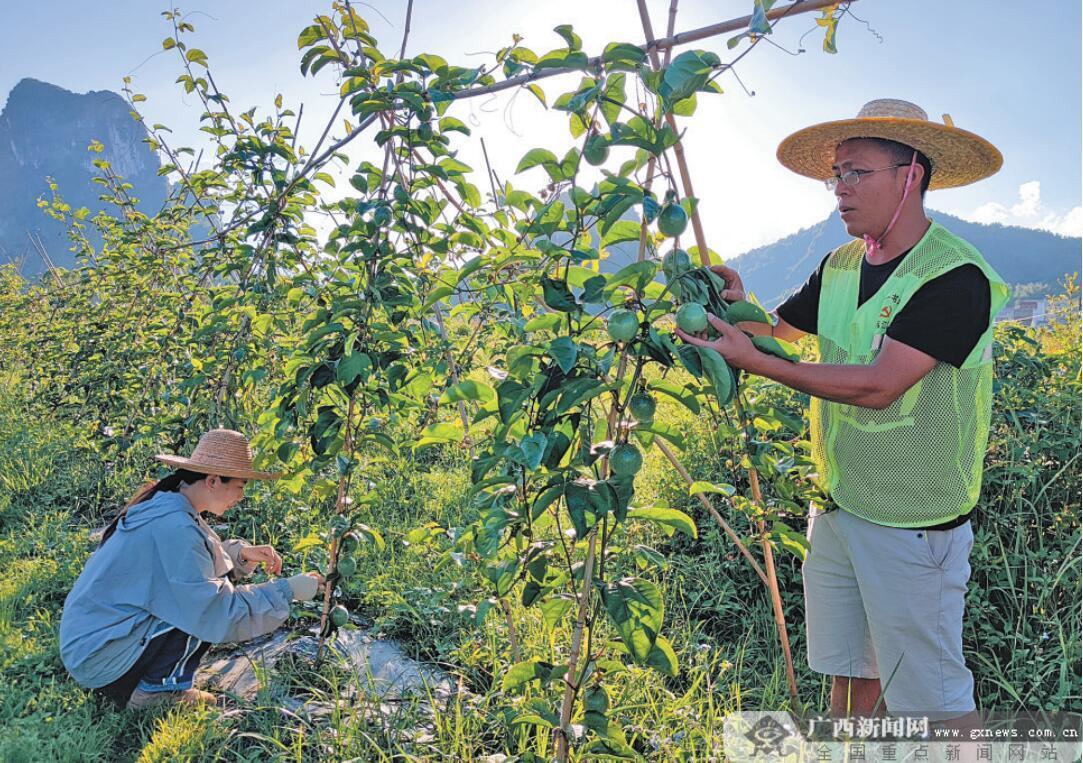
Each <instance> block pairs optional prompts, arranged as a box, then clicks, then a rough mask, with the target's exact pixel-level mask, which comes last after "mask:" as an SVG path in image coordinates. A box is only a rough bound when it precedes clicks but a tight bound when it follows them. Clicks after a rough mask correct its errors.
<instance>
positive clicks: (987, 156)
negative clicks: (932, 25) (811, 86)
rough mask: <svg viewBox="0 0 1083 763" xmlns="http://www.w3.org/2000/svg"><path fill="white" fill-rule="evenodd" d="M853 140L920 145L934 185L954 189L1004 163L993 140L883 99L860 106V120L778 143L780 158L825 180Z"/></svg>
mask: <svg viewBox="0 0 1083 763" xmlns="http://www.w3.org/2000/svg"><path fill="white" fill-rule="evenodd" d="M851 138H885V139H887V140H894V141H897V142H899V143H902V144H904V145H907V146H910V147H911V148H916V149H917V150H918V151H920V152H921V153H923V154H925V156H926V157H928V159H929V163H930V164H932V167H933V174H932V179H931V180H930V182H929V188H930V189H935V188H955V187H957V186H961V185H967V184H969V183H974V182H976V181H978V180H982V179H983V178H987V177H989V176H990V175H992V174H993V173H995V172H996V171H997V170H999V169H1000V165H1001V164H1003V163H1004V157H1003V156H1001V154H1000V152H999V151H998V150H997V149H996V147H995V146H993V144H992V143H990V142H989V141H987V140H985V138H982V137H980V136H978V135H975V134H974V133H972V132H967V131H966V130H960V129H959V128H958V127H956V126H955V124H954V123H953V122H952V121H951V117H950V116H948V115H947V114H945V115H944V124H938V123H936V122H932V121H930V120H929V115H928V114H926V113H925V111H924V110H923V109H921V108H920V107H918V106H915V105H914V104H912V103H909V102H908V101H897V100H893V99H891V98H884V99H881V100H878V101H869V102H868V103H866V104H865V105H864V106H862V107H861V111H860V112H859V113H858V115H857V118H856V119H843V120H840V121H837V122H823V123H821V124H818V125H813V126H812V127H806V128H805V129H804V130H798V131H797V132H795V133H794V134H793V135H791V136H790V137H788V138H786V139H785V140H784V141H782V143H780V144H779V147H778V160H779V161H780V162H782V164H783V166H785V167H788V168H789V169H791V170H793V171H794V172H796V173H797V174H799V175H804V176H806V177H810V178H815V179H816V180H826V179H827V178H829V177H831V176H832V175H834V174H835V173H834V171H833V170H832V169H831V165H832V164H833V163H834V161H835V149H836V148H837V147H838V145H839V144H840V143H842V142H843V141H844V140H849V139H851Z"/></svg>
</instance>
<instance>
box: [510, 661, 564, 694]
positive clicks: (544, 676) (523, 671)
mask: <svg viewBox="0 0 1083 763" xmlns="http://www.w3.org/2000/svg"><path fill="white" fill-rule="evenodd" d="M552 673H553V664H552V663H550V662H542V661H541V660H526V661H524V662H517V663H516V664H514V665H512V666H511V667H510V668H508V672H507V673H505V674H504V678H503V679H502V680H501V681H500V689H501V690H502V691H511V690H512V689H517V688H519V687H520V686H522V685H523V684H526V683H530V682H531V681H548V680H549V676H550V675H552Z"/></svg>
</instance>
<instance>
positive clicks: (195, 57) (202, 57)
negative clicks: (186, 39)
mask: <svg viewBox="0 0 1083 763" xmlns="http://www.w3.org/2000/svg"><path fill="white" fill-rule="evenodd" d="M185 58H187V59H188V63H190V64H198V65H200V66H202V67H203V68H204V69H206V68H207V54H206V53H204V52H203V51H202V50H200V49H199V48H189V49H188V53H187V55H186V56H185Z"/></svg>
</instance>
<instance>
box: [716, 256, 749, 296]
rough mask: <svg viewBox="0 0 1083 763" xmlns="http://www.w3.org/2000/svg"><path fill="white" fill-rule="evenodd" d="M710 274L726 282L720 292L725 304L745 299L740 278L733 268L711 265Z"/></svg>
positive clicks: (743, 287)
mask: <svg viewBox="0 0 1083 763" xmlns="http://www.w3.org/2000/svg"><path fill="white" fill-rule="evenodd" d="M711 272H713V273H714V274H716V275H719V276H721V277H722V280H723V281H725V282H726V288H725V289H724V290H723V291H722V299H724V300H726V301H727V302H738V301H740V300H742V299H744V298H745V285H744V284H743V283H742V282H741V276H739V275H738V274H737V271H736V270H734V269H733V268H728V267H726V266H725V265H711Z"/></svg>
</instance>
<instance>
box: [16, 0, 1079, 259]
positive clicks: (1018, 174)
mask: <svg viewBox="0 0 1083 763" xmlns="http://www.w3.org/2000/svg"><path fill="white" fill-rule="evenodd" d="M779 2H780V4H781V3H782V2H784V0H779ZM168 5H169V4H168V3H163V2H158V1H157V0H110V2H107V3H88V2H85V0H79V2H75V1H74V0H54V1H53V2H50V3H18V4H15V3H12V4H7V7H5V9H4V11H3V13H4V24H3V25H2V26H0V50H3V51H4V52H3V62H4V63H3V66H2V67H0V96H3V95H5V94H6V93H7V92H8V91H9V90H10V89H11V87H12V86H13V85H14V84H15V83H16V82H17V81H18V80H19V79H21V78H22V77H34V78H37V79H41V80H45V81H48V82H52V83H54V84H57V85H60V86H62V87H65V88H68V89H70V90H74V91H77V92H85V91H87V90H101V89H113V90H119V88H120V82H121V78H122V77H123V76H124V75H126V74H132V75H133V77H134V78H135V85H136V87H137V89H138V90H139V91H141V92H143V93H145V94H146V95H147V96H148V101H147V102H146V103H144V104H143V106H144V107H145V112H146V114H147V116H148V121H151V122H162V123H165V124H168V125H169V126H170V127H171V128H173V129H174V133H175V139H176V142H177V143H180V144H186V145H199V144H200V141H201V136H200V134H199V133H198V132H197V131H196V127H197V126H198V124H197V120H198V116H199V111H200V109H199V107H198V102H197V101H196V99H194V98H192V97H185V96H184V95H183V92H182V91H181V90H180V88H179V87H178V86H177V85H175V84H173V82H174V80H175V78H176V75H177V73H178V70H179V63H178V61H177V60H176V58H175V57H174V56H173V55H172V54H170V53H160V51H161V40H162V38H163V37H165V36H166V35H167V33H168V32H169V31H170V30H169V27H168V25H167V23H166V22H165V20H164V19H162V17H161V16H160V12H161V11H162V10H165V9H166V8H167V7H168ZM405 5H406V4H405V0H395V1H394V2H392V1H390V0H375V2H373V3H370V4H364V5H358V8H359V10H360V12H361V13H362V14H363V15H365V16H366V17H367V18H368V19H369V20H370V23H371V26H372V31H373V33H374V34H375V35H376V36H377V37H378V38H379V39H380V41H381V47H382V48H384V50H385V51H391V50H397V48H398V46H399V41H400V39H401V35H402V20H403V14H404V11H405ZM650 7H651V10H652V15H653V18H654V24H655V29H656V31H657V32H659V33H660V32H661V31H662V29H663V28H664V25H665V18H666V9H667V8H668V0H650ZM751 7H752V2H751V0H725V1H724V2H717V1H715V2H709V1H708V0H683V2H682V3H681V5H680V9H679V13H678V19H677V29H678V30H682V29H691V28H695V27H699V26H704V25H706V24H709V23H712V22H715V21H720V20H724V19H728V18H733V17H736V16H740V15H744V14H746V13H748V12H749V10H750V9H751ZM328 8H329V3H325V2H315V1H310V0H261V1H260V2H258V3H256V2H244V3H242V2H238V1H237V0H230V1H228V2H227V1H220V2H216V3H211V2H206V0H202V2H201V1H200V0H193V1H192V2H191V3H189V4H185V5H183V6H182V10H183V11H184V12H185V13H187V14H190V15H189V16H188V19H189V20H190V21H191V22H192V23H193V24H195V26H196V34H195V37H194V38H193V39H192V40H191V41H190V44H191V45H193V46H196V47H199V48H201V49H203V50H204V51H205V52H206V53H207V54H208V56H209V58H210V63H211V66H212V71H213V72H214V75H215V79H216V81H217V82H218V84H219V86H220V87H221V88H222V89H223V90H224V91H225V92H226V93H228V94H229V95H230V97H231V99H232V101H233V104H234V106H236V107H237V108H238V109H246V108H249V107H251V106H258V107H260V108H261V109H262V108H263V107H264V105H267V104H270V102H271V100H272V99H273V98H274V96H275V94H276V93H279V92H281V93H283V95H284V97H285V99H286V101H287V103H292V104H294V105H295V106H296V105H297V104H299V103H301V102H303V103H304V104H305V121H304V123H303V124H302V129H301V139H302V142H305V141H306V140H307V142H309V143H311V142H313V141H314V140H315V137H316V135H317V134H318V132H319V131H320V130H321V129H322V126H323V125H322V123H321V122H319V117H320V115H322V114H327V113H329V111H330V108H331V107H332V106H333V103H334V98H333V95H332V94H333V93H334V91H335V90H336V88H335V87H334V84H333V82H332V80H331V79H330V78H329V77H327V76H324V77H321V78H319V79H316V80H313V79H312V78H303V77H301V75H300V73H299V71H298V68H297V64H298V60H299V58H298V53H297V46H296V38H297V33H298V32H299V31H300V29H301V28H302V27H303V26H305V25H306V24H307V23H308V21H309V19H310V18H311V17H312V16H313V15H315V14H317V13H323V12H326V10H327V9H328ZM851 10H852V12H853V13H854V14H856V16H858V17H860V18H861V19H863V20H864V21H866V22H868V25H867V26H866V24H865V23H860V22H859V21H857V20H856V19H855V18H852V17H846V18H844V19H843V21H842V23H841V24H840V26H839V32H838V47H839V52H838V54H837V55H834V56H832V55H828V54H826V53H824V52H822V50H821V49H820V42H821V39H822V36H821V34H820V33H819V32H818V31H813V32H811V33H810V34H809V35H808V36H807V37H806V38H805V39H804V43H803V47H804V48H805V49H806V50H807V52H805V53H803V54H800V55H796V56H795V55H791V52H792V51H794V50H796V48H797V46H798V42H799V39H800V38H801V36H802V34H804V33H805V32H807V31H809V30H810V29H811V28H812V27H813V26H814V23H813V18H814V15H815V14H806V15H803V16H799V17H794V18H791V19H788V20H786V21H784V22H782V23H781V24H780V25H779V26H778V27H777V29H776V33H775V35H774V36H773V38H772V39H773V41H774V42H776V43H778V44H779V45H780V46H782V48H785V49H786V50H782V49H779V48H776V47H772V46H769V45H766V44H761V45H760V46H758V47H757V49H756V50H754V51H752V53H751V54H750V55H748V56H747V57H746V58H744V59H743V60H742V61H741V63H740V64H739V65H738V68H737V72H738V74H739V76H740V78H741V82H742V83H743V85H744V88H747V89H748V91H753V92H755V95H749V94H747V93H746V92H745V89H744V88H743V87H742V85H741V84H739V83H738V82H737V80H736V79H735V78H734V77H733V76H731V75H725V76H723V78H722V79H721V80H720V82H721V84H722V85H723V87H724V88H725V91H726V92H725V94H724V95H722V96H715V97H701V99H700V107H699V110H698V111H697V113H696V115H695V117H694V118H692V119H690V120H684V124H685V125H687V127H688V132H687V134H686V138H685V145H686V149H687V152H688V155H689V157H690V159H691V166H692V175H693V180H694V183H695V187H696V193H697V195H698V196H699V197H700V198H701V200H702V201H701V204H702V209H703V210H704V217H705V221H706V225H707V235H708V240H709V243H710V245H711V247H712V248H713V249H716V250H717V251H719V252H720V253H721V254H723V255H724V256H732V255H734V254H738V253H740V252H742V251H745V250H747V249H749V248H751V247H753V246H757V245H760V244H763V243H768V242H770V241H773V240H775V239H777V238H780V237H781V236H784V235H786V234H788V233H791V232H793V231H795V230H797V229H799V228H801V227H804V226H807V225H809V224H812V223H814V222H817V221H818V220H820V219H822V218H823V217H824V216H825V215H826V214H827V213H828V212H829V211H830V210H831V209H832V208H833V199H832V197H831V194H830V193H828V192H827V191H825V190H824V189H823V188H822V186H820V185H819V184H817V183H816V182H814V181H810V180H807V179H804V178H801V177H798V176H796V175H793V174H792V173H789V172H788V171H786V170H784V169H783V168H782V167H780V166H779V165H778V164H777V162H776V160H775V158H774V152H775V148H776V147H777V145H778V142H779V141H780V140H781V139H782V138H784V137H785V136H786V135H787V134H789V133H790V132H792V131H793V130H796V129H798V128H800V127H803V126H805V125H808V124H812V123H814V122H819V121H824V120H828V119H834V118H846V117H850V116H853V115H854V114H856V112H857V110H858V109H859V108H860V107H861V105H862V104H863V103H864V102H866V101H868V100H871V99H873V98H881V97H893V98H904V99H907V100H911V101H914V102H915V103H917V104H919V105H920V106H922V107H923V108H925V109H926V111H928V112H929V114H930V116H932V117H933V118H936V119H939V118H940V115H941V114H943V113H945V112H947V113H949V114H951V116H952V118H953V119H954V121H955V124H956V125H957V126H959V127H963V128H965V129H969V130H972V131H974V132H977V133H979V134H981V135H983V136H984V137H986V138H988V139H989V140H991V141H992V142H993V143H994V144H995V145H997V146H998V147H999V148H1000V149H1001V151H1002V152H1003V153H1004V156H1005V163H1004V168H1003V169H1002V170H1001V172H1000V173H999V174H998V175H996V176H994V177H993V178H991V179H989V180H986V181H984V182H981V183H978V184H975V185H973V186H968V187H966V188H961V189H953V190H947V191H939V192H933V193H931V194H930V195H929V197H928V200H927V201H928V206H929V207H930V208H931V209H933V210H938V209H939V210H944V211H948V212H951V213H953V214H957V215H960V216H963V217H967V218H969V219H978V220H983V221H1003V222H1009V223H1013V224H1021V225H1026V226H1029V227H1043V228H1046V229H1050V230H1056V231H1059V232H1062V233H1069V234H1072V235H1077V236H1078V235H1080V233H1081V232H1083V208H1081V207H1080V197H1081V191H1080V183H1081V175H1080V168H1081V162H1083V157H1081V149H1080V143H1081V137H1080V136H1081V118H1080V112H1081V104H1080V98H1081V91H1083V84H1081V79H1080V31H1081V26H1080V25H1081V21H1080V3H1079V2H1077V1H1076V0H1050V1H1049V2H1046V3H1041V4H1026V3H1018V2H1008V1H1007V0H986V1H985V2H978V1H977V0H970V1H969V2H963V1H961V0H953V1H946V0H905V2H903V1H902V0H858V2H855V3H853V5H852V7H851ZM560 23H571V24H573V25H574V27H575V29H576V31H577V32H578V33H579V34H580V35H581V36H582V37H583V41H584V48H585V50H586V51H587V52H588V53H591V54H594V53H597V52H599V51H600V50H601V49H602V47H603V46H604V45H605V44H606V43H607V42H610V41H614V40H627V41H632V42H637V43H638V42H641V41H642V39H643V35H642V29H641V27H640V26H639V19H638V15H637V14H636V11H635V3H634V2H633V1H632V0H593V1H592V2H584V0H577V1H575V2H573V1H572V0H550V2H547V3H538V2H525V1H523V0H503V1H502V2H498V1H497V0H463V1H462V2H458V3H449V2H447V0H443V2H438V1H437V0H417V1H416V3H415V9H414V20H413V25H412V27H413V28H412V32H411V36H410V42H409V44H408V46H407V52H408V53H415V54H416V53H421V52H434V53H439V54H440V55H443V56H444V57H446V58H448V59H449V60H450V61H452V62H453V63H461V64H464V65H470V66H472V65H478V64H480V63H483V62H486V61H490V60H491V57H486V56H484V55H478V53H479V52H481V51H495V50H497V49H498V48H500V47H502V46H503V45H505V44H507V43H508V42H509V41H510V38H511V35H512V34H513V33H516V32H517V33H519V34H522V35H524V36H525V37H526V40H525V42H524V44H526V45H528V46H530V47H533V48H534V49H535V50H537V51H539V52H543V51H546V50H549V49H551V48H555V47H558V46H560V45H562V44H563V43H562V42H561V40H560V38H559V37H557V36H556V35H555V34H554V33H553V32H552V31H551V30H552V28H553V27H554V26H556V25H557V24H560ZM725 39H726V38H725V37H721V38H714V39H711V40H706V41H703V42H700V43H697V44H696V45H695V47H701V48H707V49H710V50H714V51H716V52H718V53H719V54H720V55H721V56H722V58H723V60H729V58H730V57H731V56H732V53H731V52H730V51H727V49H726V46H725ZM787 51H790V52H787ZM577 81H578V79H577V78H576V77H575V76H573V77H572V78H570V79H569V78H563V77H562V78H554V79H550V80H547V81H546V83H545V85H544V87H545V89H546V92H547V93H548V94H549V95H550V100H552V98H553V97H554V96H555V95H556V94H557V93H559V92H562V88H563V89H570V88H571V87H573V86H574V84H575V83H576V82H577ZM455 108H456V109H457V110H456V111H453V112H452V113H454V114H457V115H458V116H460V118H463V119H464V120H466V121H467V122H469V123H470V124H471V125H472V126H473V127H474V130H475V133H474V137H475V138H476V137H478V136H479V135H480V136H483V137H484V138H485V140H486V143H487V145H488V148H489V153H490V158H491V159H492V160H493V164H494V167H495V169H496V170H497V172H498V173H499V174H500V175H501V176H502V177H510V176H511V173H512V171H513V169H514V167H515V164H516V163H517V162H518V159H519V158H520V157H521V156H522V154H523V153H525V152H526V151H527V150H528V149H529V148H531V147H534V146H546V147H549V148H551V149H553V150H556V151H558V152H561V151H562V150H563V149H565V148H566V147H567V146H568V145H570V143H571V136H570V135H569V134H568V131H567V129H566V119H565V115H563V114H560V113H557V112H545V111H544V110H543V109H542V108H541V106H540V104H538V103H537V102H536V101H535V100H534V99H533V97H532V96H530V95H529V94H527V93H522V94H521V95H519V96H513V95H512V94H508V93H504V94H501V95H499V96H496V97H494V98H491V99H489V100H487V101H483V100H482V99H474V100H473V101H471V102H468V103H463V104H459V105H457V106H456V107H455ZM461 147H462V153H461V158H462V159H463V160H464V161H467V162H468V163H471V164H473V166H475V167H479V166H482V164H481V159H480V151H479V149H478V147H477V143H476V141H463V142H462V146H461ZM367 151H368V149H366V148H365V147H361V146H359V147H357V149H356V150H355V151H354V156H356V157H360V156H362V155H364V154H365V153H366V152H367ZM514 180H515V182H516V183H517V184H518V185H521V186H523V187H527V188H531V187H533V186H534V185H535V184H537V183H540V182H541V180H540V177H538V176H536V175H531V174H529V173H524V175H522V176H519V177H518V178H515V179H514ZM933 214H934V216H935V211H934V212H933Z"/></svg>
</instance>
